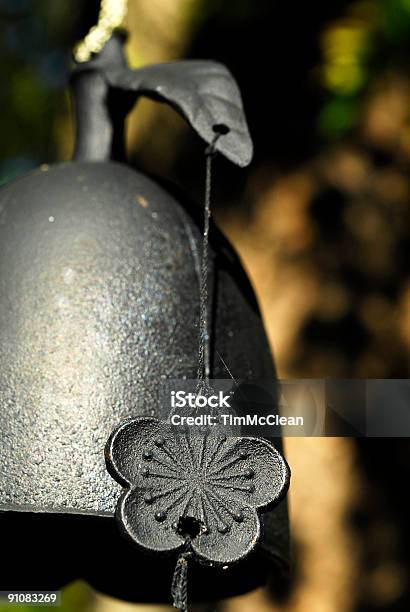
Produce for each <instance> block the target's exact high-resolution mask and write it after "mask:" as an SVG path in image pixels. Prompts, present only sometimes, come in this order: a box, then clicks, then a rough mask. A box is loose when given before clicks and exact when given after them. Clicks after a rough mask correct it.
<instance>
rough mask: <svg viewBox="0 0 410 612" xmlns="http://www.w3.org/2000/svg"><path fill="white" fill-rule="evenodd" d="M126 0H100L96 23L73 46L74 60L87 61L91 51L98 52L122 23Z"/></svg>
mask: <svg viewBox="0 0 410 612" xmlns="http://www.w3.org/2000/svg"><path fill="white" fill-rule="evenodd" d="M127 4H128V0H101V5H100V12H99V15H98V22H97V25H95V26H93V27H92V28H91V30H90V31H89V32H88V34H87V35H86V37H85V38H84V39H83V40H82V41H80V42H79V43H77V45H76V46H75V48H74V59H75V61H76V62H79V63H81V62H88V61H89V60H90V59H91V56H92V55H93V53H99V52H100V51H101V49H102V48H103V46H104V45H105V43H106V42H107V41H108V39H109V38H110V37H111V34H112V33H113V30H115V28H118V27H120V25H122V23H123V21H124V19H125V15H126V14H127Z"/></svg>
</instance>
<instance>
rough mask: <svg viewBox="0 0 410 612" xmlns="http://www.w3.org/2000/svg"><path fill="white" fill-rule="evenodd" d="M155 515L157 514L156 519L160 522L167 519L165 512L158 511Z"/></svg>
mask: <svg viewBox="0 0 410 612" xmlns="http://www.w3.org/2000/svg"><path fill="white" fill-rule="evenodd" d="M154 516H155V520H156V521H158V523H163V522H164V521H165V519H166V518H167V515H166V513H165V512H156V513H155V514H154Z"/></svg>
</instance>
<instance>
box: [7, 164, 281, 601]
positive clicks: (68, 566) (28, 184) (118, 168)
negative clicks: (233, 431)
mask: <svg viewBox="0 0 410 612" xmlns="http://www.w3.org/2000/svg"><path fill="white" fill-rule="evenodd" d="M200 248H201V232H200V230H199V229H198V227H197V226H196V224H195V223H194V221H193V220H192V218H191V216H190V215H189V214H188V213H187V211H186V210H185V209H184V207H183V206H182V205H181V204H180V203H178V202H177V201H176V200H175V199H174V198H173V197H172V196H171V195H170V194H169V193H168V192H166V191H165V190H164V189H162V188H161V187H160V186H159V185H157V184H156V183H155V182H153V181H152V180H151V179H149V178H147V177H145V176H144V175H143V174H141V173H139V172H136V171H134V170H131V169H130V168H128V167H126V166H125V165H121V164H118V163H115V162H108V161H107V162H73V163H67V164H61V165H56V166H51V167H49V168H48V167H47V168H46V167H44V168H41V169H39V170H38V171H36V172H34V173H32V174H30V175H28V176H26V177H23V178H21V179H19V180H17V181H15V182H13V183H10V184H9V185H7V186H5V187H3V188H2V189H1V191H0V411H1V414H0V419H1V426H0V465H1V471H0V511H1V513H2V516H1V519H2V520H1V521H0V530H1V533H2V537H3V539H4V541H5V542H8V543H9V545H10V546H9V547H8V550H9V552H8V555H9V564H8V570H7V571H6V573H7V572H8V580H9V583H10V584H8V585H7V588H9V586H10V588H19V587H20V588H28V587H29V586H30V585H29V584H28V581H30V580H31V581H32V586H33V588H37V589H38V588H40V586H41V587H42V588H56V587H59V586H62V585H63V584H65V583H66V582H68V581H70V580H72V579H74V578H84V579H87V580H88V581H89V582H90V583H92V584H94V585H95V586H96V587H97V588H100V589H101V590H104V591H106V592H108V593H110V594H112V595H114V596H118V597H122V598H129V599H132V600H140V601H144V600H149V599H153V600H158V599H162V598H163V599H164V600H167V599H168V593H169V584H168V582H167V580H165V584H164V589H163V593H161V590H160V589H161V588H162V587H159V590H158V589H155V590H154V591H153V589H152V585H151V583H150V576H151V578H152V575H153V572H154V573H155V572H157V573H158V572H159V573H161V572H162V569H163V571H164V576H170V575H171V573H172V570H171V567H172V563H173V561H169V560H167V559H164V560H159V561H158V559H157V558H153V559H151V558H146V557H145V556H144V555H142V553H140V552H139V551H137V550H135V549H134V548H133V547H132V545H131V544H129V543H128V542H126V541H125V540H122V539H121V536H120V535H119V534H118V533H117V530H116V526H115V523H114V518H113V514H114V511H115V506H116V502H117V500H118V496H119V494H120V491H121V488H120V486H119V485H118V484H117V483H116V482H115V481H114V480H113V479H112V478H111V477H110V476H109V474H108V472H107V471H106V468H105V463H104V454H103V449H104V445H105V442H106V440H107V438H108V436H109V435H110V433H111V431H112V430H113V428H114V427H116V426H117V425H118V424H119V423H120V422H121V421H123V420H124V419H126V418H128V417H135V416H138V415H152V416H157V417H160V416H163V413H162V412H161V406H159V405H158V386H159V384H161V380H164V378H169V379H182V378H188V379H190V378H195V377H196V368H197V351H198V317H199V267H198V264H199V261H200V252H201V250H200ZM210 285H211V287H212V292H211V293H212V296H211V302H212V303H211V304H210V309H212V312H213V317H212V318H213V329H212V337H213V338H214V340H213V344H212V346H211V366H212V375H213V377H215V378H228V377H229V375H228V373H227V371H226V369H225V365H224V363H223V361H222V360H221V359H220V356H222V357H223V360H224V361H225V363H226V364H227V365H228V367H229V370H230V371H231V372H232V374H233V375H234V376H235V377H236V378H238V379H241V378H245V379H247V380H249V379H255V380H257V379H267V378H273V377H274V370H273V366H272V358H271V355H270V351H269V347H268V343H267V340H266V337H265V333H264V330H263V326H262V323H261V319H260V314H259V312H258V309H257V306H256V303H255V299H254V296H253V293H252V290H251V288H250V285H249V283H248V281H247V279H246V276H245V274H244V272H243V270H242V268H241V266H240V264H239V262H238V259H237V257H236V255H235V253H234V252H233V250H232V249H231V248H230V247H229V245H228V243H227V242H226V241H223V240H221V242H219V243H218V244H217V245H215V244H214V248H213V249H212V252H211V274H210ZM265 525H266V529H265V536H264V538H263V539H262V543H261V545H260V549H259V551H258V552H257V553H255V555H253V557H252V558H251V559H250V560H249V561H246V562H244V563H242V564H240V565H239V566H238V567H233V568H232V569H230V570H229V571H227V572H226V573H224V574H223V577H222V578H221V577H220V575H219V574H218V575H217V574H216V573H215V574H213V573H212V572H213V570H212V568H208V569H195V570H193V578H192V585H193V586H192V588H193V591H194V593H195V595H194V598H195V597H196V598H197V599H205V598H209V597H210V598H212V597H215V598H216V597H226V596H228V595H230V594H235V593H238V592H241V591H245V590H248V589H249V588H253V587H255V586H257V585H258V584H260V583H262V582H263V581H264V580H265V578H266V574H267V573H268V570H269V564H271V566H272V567H276V568H277V571H279V568H280V567H281V566H282V565H283V566H284V565H286V556H287V528H286V525H287V523H286V508H285V504H284V503H281V504H280V505H279V507H277V508H276V509H274V510H273V511H271V512H269V513H268V514H267V515H266V517H265ZM33 526H35V527H34V528H33ZM27 547H30V549H32V550H35V551H36V556H37V560H38V562H39V567H33V562H32V561H31V562H30V561H28V559H27V555H26V554H24V555H22V554H21V553H22V550H25V549H26V548H27ZM263 549H264V550H265V553H266V552H267V553H268V556H269V558H270V561H269V563H268V564H267V563H266V562H262V561H261V560H260V559H261V558H262V557H261V555H262V554H263V552H262V551H263ZM74 553H75V555H76V557H75V559H74V560H72V554H74ZM22 557H23V559H22ZM31 558H32V557H31ZM278 560H279V561H278ZM40 561H41V563H40ZM40 567H41V569H40ZM138 568H139V569H138ZM161 568H162V569H161ZM138 572H140V574H138ZM196 572H197V573H196ZM201 572H205V574H203V573H201ZM138 576H140V578H141V579H140V578H138ZM195 576H197V577H195ZM204 576H205V577H204ZM163 582H164V581H163ZM211 583H212V586H211Z"/></svg>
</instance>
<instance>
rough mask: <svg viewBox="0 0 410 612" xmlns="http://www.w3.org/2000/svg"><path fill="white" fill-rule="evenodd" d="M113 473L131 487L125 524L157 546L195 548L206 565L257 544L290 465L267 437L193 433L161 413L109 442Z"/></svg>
mask: <svg viewBox="0 0 410 612" xmlns="http://www.w3.org/2000/svg"><path fill="white" fill-rule="evenodd" d="M106 462H107V467H108V470H109V472H110V474H111V475H112V476H113V478H114V479H115V480H117V482H119V483H120V484H122V485H123V486H124V487H125V489H126V490H125V491H124V493H123V494H122V495H121V497H120V499H119V501H118V505H117V519H118V521H119V523H120V525H121V528H122V530H123V531H124V532H125V533H126V534H127V535H128V536H129V537H130V538H131V539H132V540H133V541H134V542H135V543H136V544H137V545H139V546H141V547H143V548H144V549H146V550H147V551H152V552H171V551H182V550H187V549H188V550H189V551H190V552H191V553H192V554H193V555H194V556H195V557H197V558H198V560H200V561H202V562H205V563H207V564H222V565H226V564H229V563H233V562H235V561H239V560H240V559H242V558H243V557H245V556H246V555H247V554H248V553H250V552H251V551H252V550H253V548H254V547H255V545H256V543H257V542H258V539H259V537H260V532H261V523H260V521H261V519H260V516H259V512H260V511H262V510H263V509H267V508H268V507H271V506H272V505H274V504H276V503H278V502H279V501H280V499H282V497H283V496H284V494H285V493H286V491H287V488H288V485H289V468H288V465H287V463H286V461H285V460H284V459H283V457H282V456H281V454H280V453H279V452H278V451H277V450H276V449H275V448H274V446H273V445H272V444H271V443H270V442H268V441H267V440H264V439H259V438H250V437H240V438H238V437H225V436H222V435H221V433H220V432H219V433H217V434H213V433H212V431H211V430H210V431H209V433H207V434H206V435H189V434H187V433H181V432H179V431H178V430H176V429H175V428H173V427H172V426H171V424H169V423H167V422H163V421H159V420H157V419H155V418H149V417H139V418H135V419H132V420H128V421H126V422H125V423H123V424H121V425H120V426H119V427H118V428H117V429H116V430H115V431H114V432H113V433H112V435H111V437H110V438H109V440H108V442H107V446H106Z"/></svg>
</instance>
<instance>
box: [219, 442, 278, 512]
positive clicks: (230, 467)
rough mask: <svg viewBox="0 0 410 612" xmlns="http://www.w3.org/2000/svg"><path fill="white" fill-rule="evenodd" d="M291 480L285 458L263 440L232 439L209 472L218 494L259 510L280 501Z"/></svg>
mask: <svg viewBox="0 0 410 612" xmlns="http://www.w3.org/2000/svg"><path fill="white" fill-rule="evenodd" d="M289 478H290V470H289V467H288V465H287V463H286V461H285V460H284V458H283V457H282V455H281V454H280V453H279V452H278V451H277V450H276V449H275V447H274V446H273V445H272V444H271V443H270V442H269V441H267V440H263V439H260V438H250V437H249V438H245V437H243V438H228V439H227V440H226V443H225V444H224V446H223V448H221V452H220V453H219V455H218V456H217V457H215V460H214V461H213V465H212V467H211V468H210V470H209V479H210V481H211V482H212V486H213V487H214V489H215V491H217V492H218V494H220V495H223V496H224V497H226V498H228V499H232V500H233V499H236V500H237V501H240V502H241V503H242V504H244V505H247V506H253V507H255V508H260V507H263V506H268V505H270V504H274V503H277V502H278V501H280V499H281V498H282V497H283V495H284V494H285V493H286V491H287V489H288V486H289Z"/></svg>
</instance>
